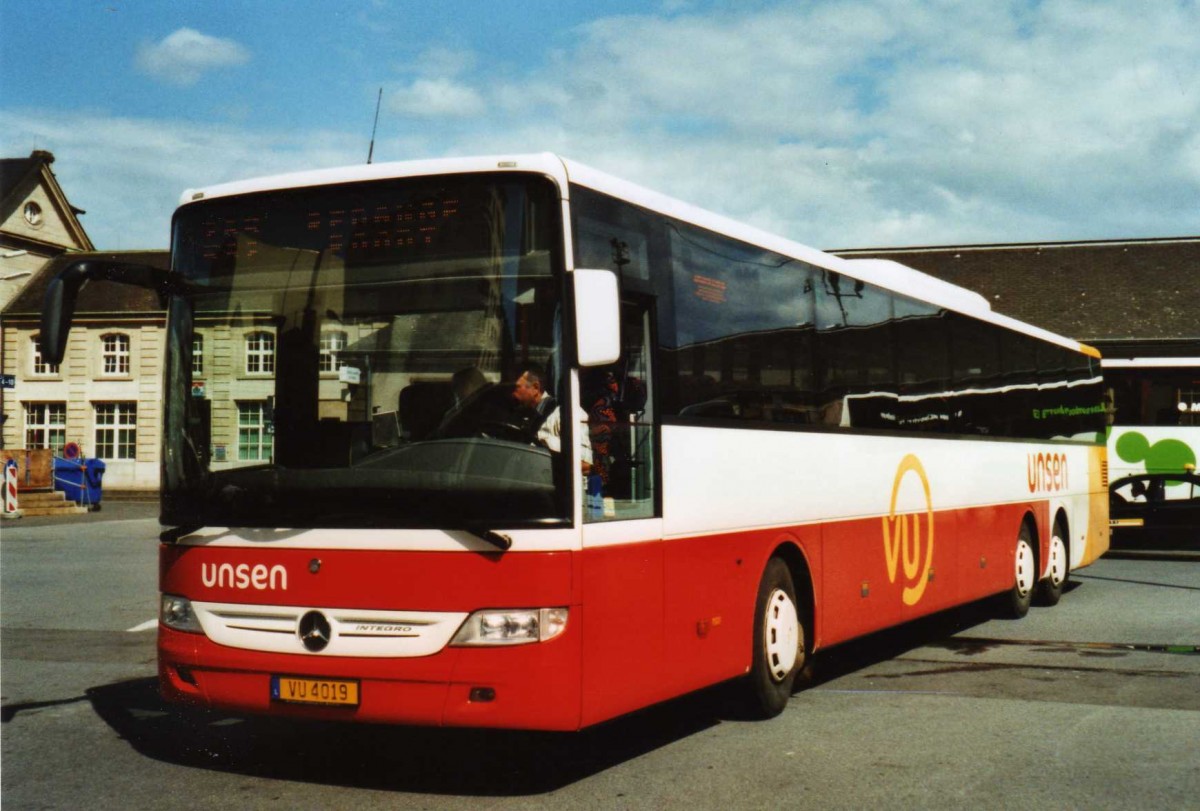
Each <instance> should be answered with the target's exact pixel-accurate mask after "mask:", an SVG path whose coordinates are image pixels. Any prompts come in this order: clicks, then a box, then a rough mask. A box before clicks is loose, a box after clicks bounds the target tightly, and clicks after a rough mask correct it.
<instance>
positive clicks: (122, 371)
mask: <svg viewBox="0 0 1200 811" xmlns="http://www.w3.org/2000/svg"><path fill="white" fill-rule="evenodd" d="M100 359H101V363H102V366H101V373H102V374H103V375H104V376H105V377H113V376H121V377H123V376H126V375H128V374H129V336H128V335H121V334H120V333H116V332H114V333H109V334H108V335H101V336H100Z"/></svg>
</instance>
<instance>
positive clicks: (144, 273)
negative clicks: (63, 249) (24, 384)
mask: <svg viewBox="0 0 1200 811" xmlns="http://www.w3.org/2000/svg"><path fill="white" fill-rule="evenodd" d="M93 279H95V280H101V281H109V282H119V283H121V284H130V285H134V286H135V287H144V288H147V289H149V290H155V291H157V292H158V296H159V300H160V301H161V302H162V304H163V306H164V307H165V306H166V300H167V297H168V296H169V295H171V294H172V293H176V292H182V291H183V289H184V285H183V284H182V283H181V282H180V281H179V280H178V278H177V275H176V274H174V273H172V272H171V271H169V270H164V269H162V268H156V267H151V266H150V265H134V264H129V263H126V262H112V261H108V260H104V259H82V260H80V261H78V262H74V263H72V264H70V265H67V267H65V268H63V270H62V271H61V272H60V273H59V274H58V275H57V276H55V277H54V278H53V279H51V280H50V284H49V285H47V286H46V297H45V298H44V299H43V301H42V328H41V337H40V338H39V340H40V342H41V350H42V357H44V358H45V359H46V361H47V362H48V363H55V364H57V363H62V359H63V355H64V354H65V353H66V351H67V337H68V336H69V335H70V332H71V321H72V319H74V317H75V301H76V299H77V298H78V297H79V291H80V289H81V288H82V287H83V285H84V284H86V283H87V282H89V281H92V280H93Z"/></svg>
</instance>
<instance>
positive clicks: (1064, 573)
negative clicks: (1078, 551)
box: [1037, 524, 1071, 605]
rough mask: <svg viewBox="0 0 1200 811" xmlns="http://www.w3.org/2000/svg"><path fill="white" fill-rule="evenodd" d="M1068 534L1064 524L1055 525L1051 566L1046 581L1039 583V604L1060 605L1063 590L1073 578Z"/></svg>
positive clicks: (1051, 545)
mask: <svg viewBox="0 0 1200 811" xmlns="http://www.w3.org/2000/svg"><path fill="white" fill-rule="evenodd" d="M1066 537H1067V533H1066V530H1064V529H1063V526H1062V524H1055V525H1054V533H1053V534H1052V535H1051V536H1050V566H1049V567H1048V568H1049V571H1048V572H1047V573H1046V579H1045V580H1043V581H1042V582H1040V583H1038V592H1037V598H1038V604H1040V605H1058V601H1059V600H1060V599H1062V595H1063V589H1065V588H1066V586H1067V581H1068V580H1069V579H1070V577H1071V562H1070V558H1069V556H1068V552H1067V542H1066V540H1065V539H1066Z"/></svg>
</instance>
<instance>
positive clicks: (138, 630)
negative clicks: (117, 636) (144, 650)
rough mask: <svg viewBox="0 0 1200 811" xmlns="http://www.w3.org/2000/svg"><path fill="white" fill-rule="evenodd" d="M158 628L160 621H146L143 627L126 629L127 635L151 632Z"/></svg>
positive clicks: (137, 626)
mask: <svg viewBox="0 0 1200 811" xmlns="http://www.w3.org/2000/svg"><path fill="white" fill-rule="evenodd" d="M157 627H158V620H146V621H145V622H143V623H142V624H141V625H135V626H133V627H132V628H126V629H125V633H127V634H140V633H141V632H142V631H150V630H153V629H155V628H157Z"/></svg>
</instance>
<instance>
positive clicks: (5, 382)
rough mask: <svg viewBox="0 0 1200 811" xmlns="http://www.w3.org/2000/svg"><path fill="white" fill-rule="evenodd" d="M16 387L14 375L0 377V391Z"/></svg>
mask: <svg viewBox="0 0 1200 811" xmlns="http://www.w3.org/2000/svg"><path fill="white" fill-rule="evenodd" d="M16 387H17V376H16V375H0V389H15V388H16Z"/></svg>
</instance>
